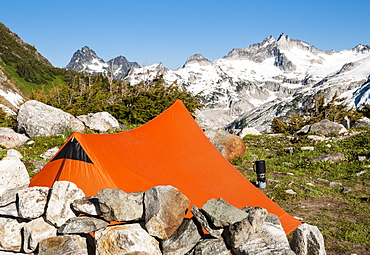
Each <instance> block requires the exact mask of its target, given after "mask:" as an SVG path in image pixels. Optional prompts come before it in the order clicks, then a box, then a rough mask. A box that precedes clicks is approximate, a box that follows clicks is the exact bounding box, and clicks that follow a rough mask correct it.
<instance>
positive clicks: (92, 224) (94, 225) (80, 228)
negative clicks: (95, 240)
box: [58, 216, 109, 234]
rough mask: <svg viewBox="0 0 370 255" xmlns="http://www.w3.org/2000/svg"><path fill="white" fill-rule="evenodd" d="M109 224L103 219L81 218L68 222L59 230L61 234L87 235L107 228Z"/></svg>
mask: <svg viewBox="0 0 370 255" xmlns="http://www.w3.org/2000/svg"><path fill="white" fill-rule="evenodd" d="M108 225H109V223H108V222H106V221H105V220H102V219H98V218H93V217H87V216H80V217H74V218H70V219H69V220H67V222H66V223H64V224H63V225H62V226H61V227H60V228H59V229H58V233H59V234H87V233H90V232H95V231H97V230H99V229H102V228H106V227H107V226H108Z"/></svg>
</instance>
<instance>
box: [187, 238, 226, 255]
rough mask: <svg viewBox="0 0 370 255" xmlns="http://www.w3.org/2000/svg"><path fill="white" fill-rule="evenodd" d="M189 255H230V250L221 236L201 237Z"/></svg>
mask: <svg viewBox="0 0 370 255" xmlns="http://www.w3.org/2000/svg"><path fill="white" fill-rule="evenodd" d="M190 254H191V255H216V254H217V255H230V254H231V252H230V251H229V249H227V247H226V244H225V242H224V240H223V239H222V238H220V239H203V240H201V241H200V242H199V243H198V244H197V246H195V248H194V251H193V252H192V253H190Z"/></svg>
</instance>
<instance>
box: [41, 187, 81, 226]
mask: <svg viewBox="0 0 370 255" xmlns="http://www.w3.org/2000/svg"><path fill="white" fill-rule="evenodd" d="M82 197H85V194H84V193H83V191H82V190H81V189H79V188H77V186H76V184H74V183H72V182H68V181H56V182H54V185H53V187H52V191H51V195H50V199H49V203H48V205H47V209H46V220H47V221H48V222H50V223H51V224H52V225H54V226H56V227H60V226H62V225H63V224H64V223H65V222H66V221H67V220H68V219H70V218H73V217H75V216H76V215H75V214H74V212H73V211H72V209H71V203H72V202H73V201H74V200H76V199H79V198H82Z"/></svg>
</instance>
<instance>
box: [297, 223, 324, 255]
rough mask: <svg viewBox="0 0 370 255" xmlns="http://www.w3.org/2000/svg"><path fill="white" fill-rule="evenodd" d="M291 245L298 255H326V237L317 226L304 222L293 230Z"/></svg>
mask: <svg viewBox="0 0 370 255" xmlns="http://www.w3.org/2000/svg"><path fill="white" fill-rule="evenodd" d="M290 247H291V248H292V250H293V251H294V252H295V254H296V255H310V254H316V255H325V254H326V251H325V245H324V238H323V236H322V234H321V233H320V230H319V229H318V228H317V227H316V226H312V225H309V224H307V223H303V224H302V225H300V226H299V227H298V228H297V229H295V230H294V232H293V237H292V240H291V241H290Z"/></svg>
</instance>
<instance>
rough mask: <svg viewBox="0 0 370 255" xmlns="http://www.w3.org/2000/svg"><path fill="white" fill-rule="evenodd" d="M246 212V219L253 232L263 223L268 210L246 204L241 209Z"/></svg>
mask: <svg viewBox="0 0 370 255" xmlns="http://www.w3.org/2000/svg"><path fill="white" fill-rule="evenodd" d="M242 210H243V211H245V212H246V213H248V221H249V223H250V224H251V225H252V227H253V232H256V231H257V230H259V229H260V227H261V226H262V225H263V224H264V222H265V220H266V217H267V215H268V212H267V210H266V209H265V208H263V207H251V206H247V207H244V208H243V209H242Z"/></svg>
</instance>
